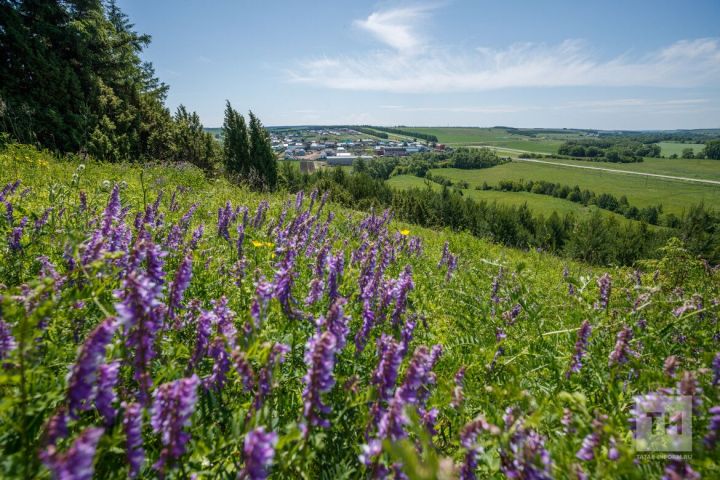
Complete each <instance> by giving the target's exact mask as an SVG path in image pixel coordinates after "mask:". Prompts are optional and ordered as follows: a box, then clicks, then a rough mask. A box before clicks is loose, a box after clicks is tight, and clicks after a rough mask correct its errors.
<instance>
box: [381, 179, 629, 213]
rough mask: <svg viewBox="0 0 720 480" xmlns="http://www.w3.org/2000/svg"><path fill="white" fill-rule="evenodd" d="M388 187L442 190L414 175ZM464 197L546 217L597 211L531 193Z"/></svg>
mask: <svg viewBox="0 0 720 480" xmlns="http://www.w3.org/2000/svg"><path fill="white" fill-rule="evenodd" d="M387 183H388V185H391V186H393V187H396V188H400V189H407V188H426V185H428V184H429V185H430V186H431V188H433V189H435V190H441V189H442V186H441V185H439V184H437V183H435V182H430V181H427V180H425V179H424V178H419V177H416V176H414V175H397V176H395V177H391V178H390V179H389V180H388V181H387ZM462 193H463V195H465V196H467V197H468V198H472V199H473V200H478V201H485V202H489V203H500V204H504V205H510V206H515V207H519V206H521V205H523V204H525V203H527V205H528V207H530V209H531V210H532V211H534V212H535V213H537V214H542V215H544V216H546V217H547V216H550V215H551V214H552V213H553V212H557V213H558V215H565V214H568V213H572V214H573V215H576V216H578V217H585V216H588V215H590V213H592V212H593V211H594V210H597V207H595V206H588V207H586V206H583V205H582V204H579V203H573V202H571V201H569V200H562V199H559V198H555V197H551V196H548V195H538V194H535V193H530V192H499V191H496V190H475V189H473V188H471V189H463V190H462ZM600 211H601V212H602V213H603V214H604V215H607V216H613V217H616V218H617V219H618V220H620V221H622V222H631V221H632V220H628V219H626V218H625V217H623V216H622V215H618V214H616V213H613V212H609V211H606V210H600Z"/></svg>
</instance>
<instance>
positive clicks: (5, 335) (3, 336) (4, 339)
mask: <svg viewBox="0 0 720 480" xmlns="http://www.w3.org/2000/svg"><path fill="white" fill-rule="evenodd" d="M16 348H17V342H16V341H15V337H13V335H12V328H11V327H10V324H8V323H6V322H5V321H4V320H2V319H0V360H4V359H6V358H7V357H8V354H9V353H10V352H12V351H13V350H15V349H16Z"/></svg>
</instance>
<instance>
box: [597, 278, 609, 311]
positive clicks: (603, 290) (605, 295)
mask: <svg viewBox="0 0 720 480" xmlns="http://www.w3.org/2000/svg"><path fill="white" fill-rule="evenodd" d="M597 285H598V288H599V289H600V298H599V299H598V302H597V303H596V304H595V308H596V309H598V310H607V309H608V305H609V304H610V293H611V292H612V280H611V279H610V275H608V274H607V273H605V274H603V275H602V276H601V277H600V278H598V280H597Z"/></svg>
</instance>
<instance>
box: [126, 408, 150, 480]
mask: <svg viewBox="0 0 720 480" xmlns="http://www.w3.org/2000/svg"><path fill="white" fill-rule="evenodd" d="M123 407H124V408H125V416H124V417H123V430H124V432H125V442H126V444H125V447H126V454H127V461H128V465H129V470H128V477H130V478H135V477H137V476H138V474H139V473H140V470H141V469H142V466H143V463H145V449H144V448H143V438H142V406H141V405H140V404H139V403H130V404H125V403H123Z"/></svg>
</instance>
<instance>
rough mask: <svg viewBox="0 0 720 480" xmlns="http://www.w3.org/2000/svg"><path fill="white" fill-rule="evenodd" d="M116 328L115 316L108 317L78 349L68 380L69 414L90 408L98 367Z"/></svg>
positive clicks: (74, 415)
mask: <svg viewBox="0 0 720 480" xmlns="http://www.w3.org/2000/svg"><path fill="white" fill-rule="evenodd" d="M116 328H117V322H116V320H115V318H113V317H110V318H108V319H106V320H104V321H103V322H102V323H100V324H99V325H98V326H97V327H96V328H95V330H93V331H92V332H91V333H90V335H88V338H87V340H85V343H84V344H83V346H82V348H81V349H80V354H79V355H78V359H77V361H76V362H75V365H74V366H73V368H72V370H71V372H70V378H69V380H68V400H69V403H70V414H71V415H72V416H73V417H76V416H77V414H78V412H80V411H82V410H87V409H88V408H90V405H91V402H92V400H94V399H95V398H96V395H97V388H96V383H97V377H98V368H99V367H100V364H101V363H102V361H103V360H104V359H105V350H106V348H107V345H108V343H110V340H112V337H113V335H114V334H115V329H116Z"/></svg>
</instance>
